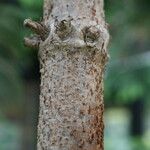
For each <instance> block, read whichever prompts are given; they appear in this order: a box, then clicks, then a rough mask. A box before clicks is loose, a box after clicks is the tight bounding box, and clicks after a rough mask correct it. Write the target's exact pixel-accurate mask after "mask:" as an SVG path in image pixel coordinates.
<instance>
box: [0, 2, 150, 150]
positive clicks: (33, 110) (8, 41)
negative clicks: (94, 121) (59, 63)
mask: <svg viewBox="0 0 150 150" xmlns="http://www.w3.org/2000/svg"><path fill="white" fill-rule="evenodd" d="M105 13H106V20H107V22H108V23H109V30H110V34H111V38H110V44H109V48H108V49H109V53H110V56H111V58H110V60H109V63H108V65H107V69H106V74H105V107H106V109H105V150H150V91H149V90H150V41H149V40H150V1H149V0H105ZM41 17H42V0H0V150H36V132H37V130H36V126H37V117H38V106H39V99H38V96H39V84H40V75H39V72H38V70H39V67H38V66H39V64H38V60H37V50H32V49H29V48H25V47H24V45H23V42H22V41H23V37H24V36H26V35H29V31H28V30H26V29H25V28H24V27H23V25H22V24H23V20H24V19H25V18H32V19H33V20H41V19H42V18H41Z"/></svg>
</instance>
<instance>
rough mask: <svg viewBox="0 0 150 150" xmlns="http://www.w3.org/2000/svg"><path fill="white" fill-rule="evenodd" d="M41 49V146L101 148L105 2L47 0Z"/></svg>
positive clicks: (47, 149)
mask: <svg viewBox="0 0 150 150" xmlns="http://www.w3.org/2000/svg"><path fill="white" fill-rule="evenodd" d="M24 24H25V25H26V26H27V27H30V28H31V29H32V30H33V31H34V32H36V34H37V36H36V37H31V38H25V44H26V45H27V46H30V47H39V60H40V73H41V94H40V112H39V124H38V143H37V149H38V150H103V149H104V148H103V129H104V123H103V111H104V104H103V73H104V68H105V64H106V62H107V59H108V55H107V51H106V47H107V43H108V39H109V34H108V32H107V28H106V24H105V21H104V12H103V0H44V15H43V22H42V23H37V22H34V21H31V20H30V19H27V20H25V23H24Z"/></svg>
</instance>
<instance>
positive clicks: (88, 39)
mask: <svg viewBox="0 0 150 150" xmlns="http://www.w3.org/2000/svg"><path fill="white" fill-rule="evenodd" d="M82 32H83V36H84V42H85V43H86V44H87V45H89V46H90V45H91V44H92V43H94V42H96V41H98V39H99V37H100V30H99V29H98V28H97V27H95V26H90V27H85V28H83V29H82ZM91 46H92V45H91Z"/></svg>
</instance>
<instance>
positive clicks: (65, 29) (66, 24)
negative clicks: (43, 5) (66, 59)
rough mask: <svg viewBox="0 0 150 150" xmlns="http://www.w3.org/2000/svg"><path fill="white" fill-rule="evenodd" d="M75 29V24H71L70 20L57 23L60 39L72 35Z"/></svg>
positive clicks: (57, 32)
mask: <svg viewBox="0 0 150 150" xmlns="http://www.w3.org/2000/svg"><path fill="white" fill-rule="evenodd" d="M72 30H73V26H72V25H71V21H70V20H62V21H60V22H58V23H57V25H56V30H55V32H56V34H57V35H58V37H59V38H60V39H65V38H66V37H68V36H69V35H70V33H71V32H72Z"/></svg>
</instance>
